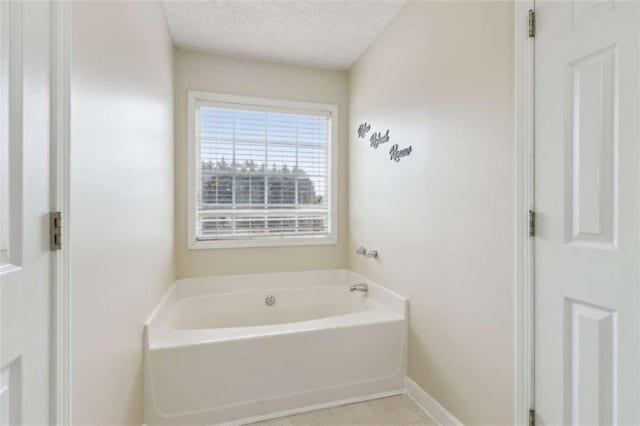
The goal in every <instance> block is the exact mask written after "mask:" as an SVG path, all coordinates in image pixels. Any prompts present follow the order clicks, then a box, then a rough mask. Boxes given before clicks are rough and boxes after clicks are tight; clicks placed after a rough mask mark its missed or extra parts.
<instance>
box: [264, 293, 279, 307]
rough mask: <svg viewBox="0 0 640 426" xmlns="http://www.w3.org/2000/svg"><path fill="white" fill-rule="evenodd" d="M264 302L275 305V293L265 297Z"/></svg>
mask: <svg viewBox="0 0 640 426" xmlns="http://www.w3.org/2000/svg"><path fill="white" fill-rule="evenodd" d="M264 303H265V305H267V306H273V305H275V303H276V297H275V296H273V295H269V296H267V297H265V298H264Z"/></svg>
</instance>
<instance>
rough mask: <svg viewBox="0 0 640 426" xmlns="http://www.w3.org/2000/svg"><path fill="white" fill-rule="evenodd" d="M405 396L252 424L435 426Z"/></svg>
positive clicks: (291, 425) (284, 425) (268, 425)
mask: <svg viewBox="0 0 640 426" xmlns="http://www.w3.org/2000/svg"><path fill="white" fill-rule="evenodd" d="M436 424H437V423H436V422H435V420H433V419H432V418H431V417H429V416H428V415H427V414H426V413H425V412H424V411H422V409H421V408H420V407H418V406H417V405H416V404H415V403H414V402H413V401H412V400H411V399H409V397H407V396H406V395H397V396H391V397H388V398H380V399H374V400H371V401H365V402H358V403H356V404H349V405H342V406H340V407H334V408H326V409H324V410H318V411H311V412H309V413H304V414H296V415H293V416H289V417H282V418H279V419H274V420H267V421H264V422H259V423H253V425H254V426H255V425H260V426H340V425H385V426H407V425H411V426H418V425H436Z"/></svg>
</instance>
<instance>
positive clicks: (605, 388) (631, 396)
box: [535, 0, 640, 425]
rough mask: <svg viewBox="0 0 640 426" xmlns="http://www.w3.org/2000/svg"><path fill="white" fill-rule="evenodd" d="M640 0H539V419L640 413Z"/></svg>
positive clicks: (622, 418) (603, 420) (623, 420)
mask: <svg viewBox="0 0 640 426" xmlns="http://www.w3.org/2000/svg"><path fill="white" fill-rule="evenodd" d="M639 13H640V10H639V4H638V2H635V1H614V0H599V1H538V2H536V18H537V34H536V38H535V176H536V177H535V188H536V189H535V204H536V211H537V236H536V240H535V246H536V248H535V318H536V320H535V409H536V415H537V422H538V424H546V425H560V424H564V425H611V424H624V425H638V424H640V414H639V411H640V373H639V370H640V353H639V345H640V326H639V324H640V291H639V290H640V286H639V280H638V274H639V261H640V256H639V252H638V245H639V238H640V229H639V227H638V221H639V219H640V209H639V208H638V199H639V197H638V194H639V192H640V185H639V184H640V181H639V173H638V163H639V158H640V150H639V147H640V134H639V132H638V120H639V119H640V110H639V108H638V104H639V97H640V86H639V85H638V80H639V79H640V69H639V68H638V56H639V47H640V45H639V42H638V37H639V31H638V26H639V16H640V15H639Z"/></svg>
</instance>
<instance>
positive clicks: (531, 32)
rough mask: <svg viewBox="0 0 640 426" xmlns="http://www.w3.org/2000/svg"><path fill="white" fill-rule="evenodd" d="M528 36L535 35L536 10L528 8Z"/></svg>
mask: <svg viewBox="0 0 640 426" xmlns="http://www.w3.org/2000/svg"><path fill="white" fill-rule="evenodd" d="M528 27H529V37H535V36H536V11H535V10H533V9H529V26H528Z"/></svg>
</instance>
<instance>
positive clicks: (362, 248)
mask: <svg viewBox="0 0 640 426" xmlns="http://www.w3.org/2000/svg"><path fill="white" fill-rule="evenodd" d="M356 254H364V255H366V254H367V249H366V248H364V247H362V246H360V247H358V250H356Z"/></svg>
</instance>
